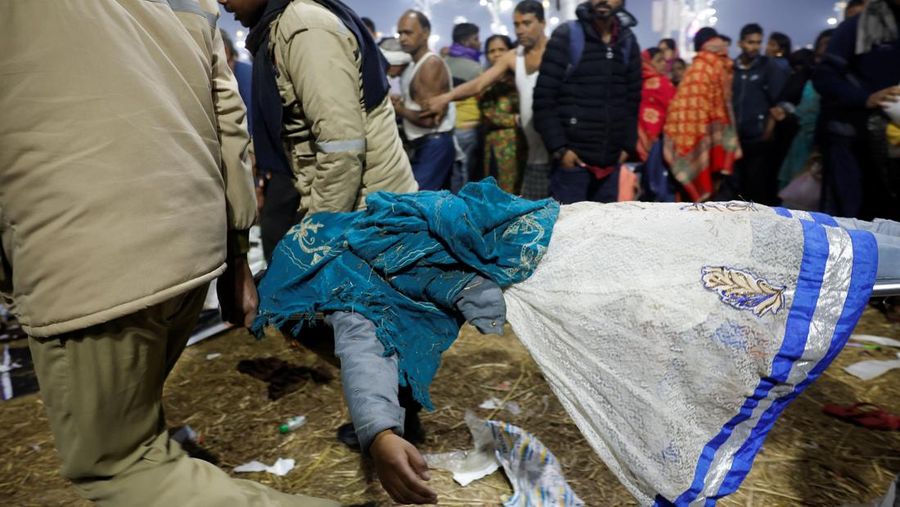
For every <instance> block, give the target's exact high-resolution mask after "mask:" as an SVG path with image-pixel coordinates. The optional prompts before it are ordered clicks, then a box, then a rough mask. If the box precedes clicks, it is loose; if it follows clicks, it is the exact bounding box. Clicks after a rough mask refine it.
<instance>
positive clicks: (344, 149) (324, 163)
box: [278, 28, 366, 213]
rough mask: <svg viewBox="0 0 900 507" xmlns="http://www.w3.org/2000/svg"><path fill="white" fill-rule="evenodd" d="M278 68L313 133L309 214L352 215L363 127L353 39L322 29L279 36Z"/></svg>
mask: <svg viewBox="0 0 900 507" xmlns="http://www.w3.org/2000/svg"><path fill="white" fill-rule="evenodd" d="M278 37H283V38H284V39H285V40H284V42H285V44H284V46H283V47H284V48H285V49H284V50H283V51H281V56H282V58H283V60H282V62H281V64H280V65H281V67H282V68H283V69H284V70H285V71H286V72H287V73H288V76H289V79H290V81H291V83H292V84H293V87H294V93H295V94H296V96H297V99H298V100H299V101H300V103H301V104H302V107H303V113H304V115H305V116H306V120H307V121H308V122H309V126H310V128H311V130H312V137H313V139H312V141H313V149H314V150H315V156H316V174H315V178H314V179H313V183H312V189H311V193H310V203H309V212H310V213H316V212H320V211H352V210H353V209H354V207H355V206H356V201H357V197H358V194H359V189H360V187H361V185H362V170H363V164H364V162H365V156H366V127H365V117H364V114H363V110H362V106H361V101H362V91H361V90H360V81H359V76H360V74H359V72H360V71H359V66H358V65H357V63H356V56H355V55H354V54H353V52H352V48H353V47H355V43H351V42H350V40H351V39H352V38H353V35H352V34H350V33H349V32H347V33H346V34H339V33H337V32H335V31H332V30H325V29H320V28H310V29H302V30H299V31H297V32H295V33H292V34H287V35H284V34H279V35H278Z"/></svg>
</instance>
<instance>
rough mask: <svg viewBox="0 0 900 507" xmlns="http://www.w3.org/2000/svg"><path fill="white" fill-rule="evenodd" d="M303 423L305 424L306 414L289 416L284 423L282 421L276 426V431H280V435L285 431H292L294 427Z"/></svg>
mask: <svg viewBox="0 0 900 507" xmlns="http://www.w3.org/2000/svg"><path fill="white" fill-rule="evenodd" d="M304 424H306V416H305V415H298V416H297V417H291V418H290V419H288V421H287V422H286V423H284V424H282V425H281V426H279V427H278V432H279V433H281V434H282V435H283V434H285V433H290V432H292V431H294V430H295V429H297V428H299V427H301V426H303V425H304Z"/></svg>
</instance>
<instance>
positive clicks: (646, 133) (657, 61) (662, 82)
mask: <svg viewBox="0 0 900 507" xmlns="http://www.w3.org/2000/svg"><path fill="white" fill-rule="evenodd" d="M641 60H642V61H643V71H642V72H643V75H644V88H643V90H642V91H641V109H640V112H639V113H638V145H637V152H638V155H639V156H640V157H641V160H642V161H644V162H646V161H647V157H648V155H649V154H650V148H652V147H653V143H655V142H656V140H657V139H659V136H660V134H662V131H663V125H665V124H666V111H668V109H669V103H670V102H672V99H673V98H675V85H673V84H672V81H671V80H670V79H669V77H668V76H666V74H665V70H666V58H665V55H663V52H662V51H660V50H659V49H657V48H650V49H647V50H644V52H643V53H641Z"/></svg>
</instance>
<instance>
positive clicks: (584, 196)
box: [550, 166, 621, 204]
mask: <svg viewBox="0 0 900 507" xmlns="http://www.w3.org/2000/svg"><path fill="white" fill-rule="evenodd" d="M619 171H621V169H616V170H615V171H613V172H612V173H610V175H609V176H607V177H605V178H603V179H602V180H598V179H597V178H595V177H594V175H593V173H591V172H590V171H588V170H587V169H582V168H580V167H575V168H573V169H564V168H562V167H558V166H557V167H555V168H554V169H553V172H552V173H551V174H550V196H551V197H553V198H554V199H556V200H557V201H559V202H560V203H561V204H574V203H576V202H583V201H591V202H616V201H617V200H618V199H619Z"/></svg>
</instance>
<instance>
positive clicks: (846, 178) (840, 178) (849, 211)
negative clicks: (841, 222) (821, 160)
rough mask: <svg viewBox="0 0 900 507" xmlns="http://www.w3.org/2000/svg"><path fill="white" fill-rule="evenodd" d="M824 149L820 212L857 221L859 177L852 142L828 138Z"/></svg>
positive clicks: (859, 214) (833, 136) (839, 137)
mask: <svg viewBox="0 0 900 507" xmlns="http://www.w3.org/2000/svg"><path fill="white" fill-rule="evenodd" d="M826 139H827V142H826V146H825V178H824V181H823V183H824V189H823V191H822V193H823V196H822V199H823V206H822V208H823V210H824V211H825V212H826V213H829V214H831V215H834V216H837V217H847V218H860V217H862V209H863V174H862V169H861V168H860V164H859V160H858V159H857V157H856V154H855V153H854V151H855V148H856V147H855V145H856V144H857V143H856V140H855V139H854V138H852V137H847V136H842V135H839V134H828V135H827V137H826Z"/></svg>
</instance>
